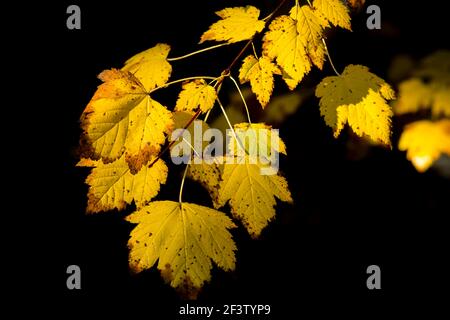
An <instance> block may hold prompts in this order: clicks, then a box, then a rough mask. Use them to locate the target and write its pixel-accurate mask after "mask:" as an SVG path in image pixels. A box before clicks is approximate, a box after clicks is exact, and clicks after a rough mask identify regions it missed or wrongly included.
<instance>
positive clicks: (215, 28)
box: [200, 6, 265, 43]
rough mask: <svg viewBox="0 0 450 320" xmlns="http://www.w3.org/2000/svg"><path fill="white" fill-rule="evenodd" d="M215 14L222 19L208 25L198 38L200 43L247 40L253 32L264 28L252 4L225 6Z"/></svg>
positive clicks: (257, 11)
mask: <svg viewBox="0 0 450 320" xmlns="http://www.w3.org/2000/svg"><path fill="white" fill-rule="evenodd" d="M216 14H217V15H218V16H219V17H221V18H222V20H219V21H217V22H216V23H213V24H212V25H211V26H210V27H209V29H208V31H206V32H205V33H204V34H203V35H202V37H201V38H200V43H202V42H204V41H207V40H215V41H227V42H228V43H234V42H239V41H243V40H249V39H251V38H252V37H253V35H254V34H255V33H257V32H261V31H262V30H263V29H264V24H265V22H264V21H262V20H258V17H259V10H258V8H255V7H253V6H246V7H235V8H225V9H223V10H220V11H217V12H216Z"/></svg>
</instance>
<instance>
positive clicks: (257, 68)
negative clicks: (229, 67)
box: [239, 55, 281, 109]
mask: <svg viewBox="0 0 450 320" xmlns="http://www.w3.org/2000/svg"><path fill="white" fill-rule="evenodd" d="M274 74H281V72H280V70H279V69H278V68H277V66H276V65H275V64H273V63H272V62H271V61H270V59H269V58H268V57H266V56H262V57H261V58H259V59H256V58H255V57H254V56H252V55H249V56H247V57H246V58H245V59H244V61H243V62H242V66H241V69H240V70H239V80H240V82H241V84H243V83H245V82H248V81H250V85H251V87H252V91H253V92H254V93H255V94H256V97H257V99H258V101H259V103H261V106H262V107H263V109H264V108H265V106H266V105H267V103H269V100H270V96H271V95H272V92H273V86H274V79H273V75H274Z"/></svg>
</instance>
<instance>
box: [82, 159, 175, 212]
mask: <svg viewBox="0 0 450 320" xmlns="http://www.w3.org/2000/svg"><path fill="white" fill-rule="evenodd" d="M83 164H85V165H87V164H88V165H90V166H91V165H94V168H93V169H92V172H91V174H90V175H89V176H88V177H87V179H86V183H87V184H88V185H89V192H88V206H87V209H86V211H87V212H88V213H97V212H101V211H108V210H112V209H118V210H122V209H124V208H125V206H126V205H127V204H131V202H132V201H133V200H134V202H135V204H136V206H137V207H138V208H140V207H142V206H144V205H145V204H147V203H148V202H149V201H150V200H151V199H152V198H154V197H155V196H156V195H157V194H158V192H159V189H160V185H161V184H164V183H166V179H167V166H166V164H165V163H164V161H162V160H161V159H159V160H158V161H156V162H155V163H154V164H153V165H152V166H151V167H148V166H144V167H142V168H141V170H140V171H139V172H137V173H136V174H132V173H131V171H130V168H129V167H128V164H127V163H126V161H125V159H124V157H121V158H120V159H119V160H116V161H114V162H112V163H108V164H103V163H102V162H101V161H97V162H95V163H92V162H91V163H89V162H84V163H83Z"/></svg>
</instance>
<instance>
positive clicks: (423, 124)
mask: <svg viewBox="0 0 450 320" xmlns="http://www.w3.org/2000/svg"><path fill="white" fill-rule="evenodd" d="M398 148H399V149H400V150H402V151H407V153H406V157H407V158H408V160H410V161H411V162H412V163H413V165H414V167H415V168H416V169H417V171H419V172H425V171H426V170H427V169H428V168H429V167H430V166H431V165H432V164H433V162H434V161H436V160H437V159H438V158H439V157H440V156H441V154H447V155H449V156H450V120H448V119H442V120H440V121H436V122H432V121H428V120H421V121H416V122H413V123H411V124H408V125H407V126H406V127H405V129H404V130H403V132H402V135H401V137H400V140H399V144H398Z"/></svg>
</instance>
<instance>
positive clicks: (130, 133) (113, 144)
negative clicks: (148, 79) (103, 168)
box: [81, 69, 173, 172]
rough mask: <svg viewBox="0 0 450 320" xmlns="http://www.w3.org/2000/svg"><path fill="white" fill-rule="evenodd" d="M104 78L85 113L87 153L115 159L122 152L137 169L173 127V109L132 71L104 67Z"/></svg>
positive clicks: (159, 146)
mask: <svg viewBox="0 0 450 320" xmlns="http://www.w3.org/2000/svg"><path fill="white" fill-rule="evenodd" d="M99 78H100V79H101V80H102V81H104V83H103V84H101V85H100V86H99V87H98V89H97V91H96V92H95V94H94V96H93V98H92V99H91V101H90V102H89V104H88V105H87V107H86V109H85V110H84V112H83V115H82V123H81V126H82V128H83V131H84V138H83V139H84V141H85V143H84V144H85V146H84V150H83V156H84V157H86V158H92V159H99V158H101V159H102V160H103V161H104V162H112V161H114V160H116V159H118V158H119V157H120V156H121V155H122V154H124V153H125V154H126V160H127V162H128V163H129V165H130V168H131V169H132V170H133V172H137V171H138V170H139V169H140V168H141V167H142V165H144V164H145V163H147V162H148V160H149V159H150V157H151V156H153V155H154V154H156V153H158V152H159V150H160V149H161V144H163V143H164V141H165V137H166V134H168V133H169V132H170V131H171V130H172V127H173V119H172V115H171V112H170V111H168V110H167V108H166V107H164V106H163V105H161V104H160V103H158V102H157V101H155V100H153V99H152V98H151V97H150V96H149V95H148V93H147V92H146V91H145V88H144V87H143V86H142V84H141V83H140V82H139V80H138V79H137V78H136V77H135V76H134V75H132V74H131V73H130V72H125V71H121V70H117V69H112V70H106V71H103V72H102V73H101V74H100V75H99Z"/></svg>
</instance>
